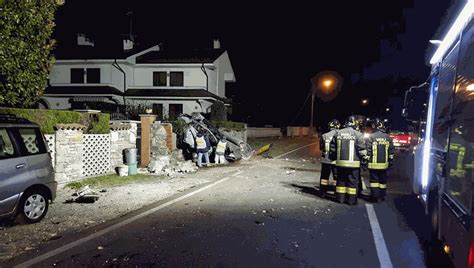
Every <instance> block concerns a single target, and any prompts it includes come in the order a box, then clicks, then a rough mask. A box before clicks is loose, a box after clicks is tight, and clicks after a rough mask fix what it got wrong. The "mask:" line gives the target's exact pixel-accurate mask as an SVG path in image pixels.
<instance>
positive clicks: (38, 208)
mask: <svg viewBox="0 0 474 268" xmlns="http://www.w3.org/2000/svg"><path fill="white" fill-rule="evenodd" d="M48 206H49V201H48V198H47V194H46V193H45V192H44V191H42V190H39V189H36V190H31V191H28V192H25V193H24V194H23V196H22V197H21V199H20V203H19V204H18V208H17V211H18V213H17V218H16V219H17V221H18V222H19V223H26V224H30V223H36V222H39V221H41V220H42V219H43V218H44V216H45V215H46V213H47V212H48Z"/></svg>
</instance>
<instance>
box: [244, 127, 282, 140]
mask: <svg viewBox="0 0 474 268" xmlns="http://www.w3.org/2000/svg"><path fill="white" fill-rule="evenodd" d="M281 136H282V134H281V130H280V129H279V128H267V127H249V128H247V137H248V138H264V137H281Z"/></svg>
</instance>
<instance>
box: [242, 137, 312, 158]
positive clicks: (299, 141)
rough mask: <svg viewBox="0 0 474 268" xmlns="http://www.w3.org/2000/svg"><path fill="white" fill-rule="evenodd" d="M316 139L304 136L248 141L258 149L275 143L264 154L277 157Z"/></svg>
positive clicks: (250, 139)
mask: <svg viewBox="0 0 474 268" xmlns="http://www.w3.org/2000/svg"><path fill="white" fill-rule="evenodd" d="M315 141H316V140H310V139H309V138H308V137H302V138H286V137H284V138H278V137H273V138H249V139H248V140H247V142H248V143H249V144H250V146H252V149H254V150H258V149H259V148H260V147H262V146H264V145H267V144H269V143H272V144H273V147H272V148H271V149H270V150H269V151H267V152H266V153H263V154H262V155H267V156H271V157H276V156H279V155H281V154H284V153H286V152H289V151H291V150H294V149H296V148H299V147H301V146H305V145H307V144H310V143H313V142H315Z"/></svg>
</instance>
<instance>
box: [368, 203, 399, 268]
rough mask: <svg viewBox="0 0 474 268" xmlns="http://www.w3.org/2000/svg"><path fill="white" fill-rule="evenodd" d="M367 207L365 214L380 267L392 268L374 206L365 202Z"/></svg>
mask: <svg viewBox="0 0 474 268" xmlns="http://www.w3.org/2000/svg"><path fill="white" fill-rule="evenodd" d="M365 207H366V208H367V215H368V216H369V222H370V229H372V235H373V236H374V242H375V249H376V250H377V255H378V257H379V262H380V267H382V268H393V265H392V261H391V260H390V255H389V254H388V250H387V245H386V244H385V240H384V239H383V234H382V229H380V225H379V221H378V220H377V215H376V214H375V210H374V206H373V205H371V204H365Z"/></svg>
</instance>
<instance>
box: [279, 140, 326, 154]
mask: <svg viewBox="0 0 474 268" xmlns="http://www.w3.org/2000/svg"><path fill="white" fill-rule="evenodd" d="M317 143H319V142H313V143H310V144H308V145H305V146H301V147H299V148H296V149H294V150H291V151H289V152H286V153H284V154H281V155H279V156H277V157H274V158H280V157H282V156H285V155H288V154H291V153H293V152H296V151H298V150H301V149H303V148H306V147H309V146H311V145H313V144H317Z"/></svg>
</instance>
